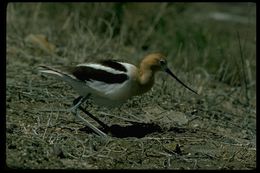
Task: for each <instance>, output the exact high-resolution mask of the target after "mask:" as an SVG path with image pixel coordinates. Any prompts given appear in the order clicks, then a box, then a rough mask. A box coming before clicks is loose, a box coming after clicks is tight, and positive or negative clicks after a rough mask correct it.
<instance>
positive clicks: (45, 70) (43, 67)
mask: <svg viewBox="0 0 260 173" xmlns="http://www.w3.org/2000/svg"><path fill="white" fill-rule="evenodd" d="M38 70H39V72H41V73H47V74H51V75H54V76H57V77H61V78H62V77H64V73H63V72H61V71H60V70H57V69H55V68H53V67H49V66H46V65H40V66H39V68H38Z"/></svg>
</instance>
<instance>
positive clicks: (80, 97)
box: [69, 94, 90, 112]
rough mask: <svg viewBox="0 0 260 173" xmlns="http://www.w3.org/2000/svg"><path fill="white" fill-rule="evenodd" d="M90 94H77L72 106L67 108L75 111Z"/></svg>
mask: <svg viewBox="0 0 260 173" xmlns="http://www.w3.org/2000/svg"><path fill="white" fill-rule="evenodd" d="M89 96H90V94H88V95H86V96H84V97H82V96H79V97H77V98H76V99H75V100H73V106H72V107H71V108H69V110H70V111H71V112H73V111H77V108H78V107H79V106H80V105H81V104H82V103H84V102H85V101H86V100H87V99H88V98H89Z"/></svg>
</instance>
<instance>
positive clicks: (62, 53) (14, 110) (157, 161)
mask: <svg viewBox="0 0 260 173" xmlns="http://www.w3.org/2000/svg"><path fill="white" fill-rule="evenodd" d="M255 9H256V7H255V4H251V3H244V4H243V3H236V4H214V3H210V4H207V3H196V4H193V3H185V4H182V3H159V4H153V3H152V4H143V3H127V4H124V3H123V4H121V3H118V4H113V3H109V4H104V3H98V4H97V3H96V4H90V3H88V4H79V3H78V4H69V3H65V4H57V3H56V4H48V3H46V4H45V3H44V4H40V3H39V4H33V3H26V4H20V3H16V4H13V3H9V4H8V7H7V34H6V37H7V38H6V39H7V50H6V61H7V64H6V66H7V71H6V112H7V114H6V164H7V167H9V168H30V169H31V168H37V169H39V168H40V169H67V168H73V169H254V168H256V92H255V89H256V84H255V66H256V62H255V59H256V57H255V56H256V54H255V51H256V28H255V27H256V23H255V19H256V17H255V14H256V13H255ZM39 34H41V35H39ZM45 37H46V38H45ZM47 39H48V40H47ZM158 50H159V51H162V52H165V53H166V54H168V58H169V60H168V61H169V66H170V68H171V69H172V70H173V71H174V73H175V74H176V75H177V76H178V77H179V78H181V79H182V80H183V81H185V83H187V84H188V85H189V86H191V87H192V88H194V89H196V90H197V91H198V92H199V93H200V95H199V96H196V95H194V94H193V93H191V92H189V91H187V90H186V89H184V88H183V87H181V86H180V85H179V84H178V83H177V82H176V81H174V80H172V79H171V78H170V77H169V76H167V75H166V74H163V73H159V74H158V75H157V76H156V83H155V86H154V87H153V88H152V90H151V91H150V92H148V93H146V94H145V95H143V96H141V97H134V98H133V99H131V100H129V101H128V102H127V103H126V104H125V105H123V107H121V108H119V109H112V110H108V109H106V108H100V107H97V106H95V105H92V104H91V103H90V104H86V105H85V106H86V108H87V109H88V110H89V111H90V112H91V113H93V114H94V115H95V116H97V117H98V118H100V119H101V120H102V121H103V122H105V123H106V124H108V125H109V126H110V127H111V129H110V132H108V133H109V136H110V138H108V139H102V138H100V137H99V136H97V135H96V134H94V133H93V132H92V131H90V130H89V129H87V128H86V127H85V125H84V123H83V122H81V121H79V120H78V119H76V118H75V117H74V116H73V114H71V113H68V112H66V111H65V109H67V108H69V107H70V106H71V104H72V100H73V99H74V98H75V97H77V94H76V93H75V92H74V91H73V90H71V87H70V86H67V85H66V84H65V83H63V82H60V81H57V80H56V79H54V78H52V77H48V76H43V75H40V74H39V73H38V72H37V66H38V65H40V64H47V65H75V64H77V63H81V62H86V61H92V60H93V59H95V60H97V59H101V58H111V57H113V58H115V59H122V60H125V61H128V62H131V63H135V64H138V62H139V61H140V59H141V58H142V56H143V55H145V54H147V53H149V52H154V51H158ZM82 115H83V113H82ZM83 116H84V115H83ZM93 124H95V123H94V122H93ZM95 125H97V124H95ZM97 126H98V125H97Z"/></svg>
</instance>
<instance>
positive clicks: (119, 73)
mask: <svg viewBox="0 0 260 173" xmlns="http://www.w3.org/2000/svg"><path fill="white" fill-rule="evenodd" d="M39 68H40V69H39V71H40V72H41V73H46V74H49V75H53V76H55V77H57V78H58V79H60V80H62V81H64V82H66V83H68V84H69V85H71V87H72V88H74V90H75V91H76V92H77V93H78V94H79V97H78V98H76V99H75V100H74V101H73V107H71V108H70V110H71V111H76V110H77V109H78V108H79V107H80V105H81V104H82V103H84V102H85V101H86V100H87V99H89V98H92V99H93V102H94V103H95V104H97V105H99V106H105V107H109V108H111V107H118V106H120V105H122V104H123V103H125V102H126V101H127V100H128V99H130V98H131V97H133V96H137V95H142V94H144V93H146V92H148V91H149V90H150V89H151V88H152V86H153V84H154V81H155V74H156V73H157V72H159V71H163V72H166V73H167V74H169V75H170V76H171V77H173V78H174V79H175V80H177V81H178V82H179V83H180V84H182V85H183V86H184V87H185V88H187V89H188V90H190V91H191V92H193V93H195V94H198V93H197V92H196V91H194V90H193V89H191V88H190V87H188V86H187V85H186V84H184V83H183V82H182V81H181V80H180V79H179V78H177V77H176V76H175V75H174V74H173V73H172V71H171V70H170V69H169V68H168V65H167V57H166V56H165V55H164V54H163V53H160V52H159V53H158V52H155V53H149V54H147V55H146V56H144V58H143V59H142V60H141V63H140V64H139V66H138V67H137V66H135V65H133V64H130V63H128V62H122V61H119V60H114V59H103V60H99V61H97V62H88V63H82V64H78V65H76V66H62V67H58V68H54V67H51V66H46V65H40V66H39ZM76 112H77V111H76ZM77 116H79V115H78V114H77ZM79 117H80V118H81V119H82V120H83V118H82V117H81V116H79ZM92 118H93V117H92ZM83 121H85V122H86V123H87V125H88V126H89V127H90V128H91V129H93V130H94V131H95V132H96V133H98V134H99V135H100V136H103V137H107V135H106V134H105V133H104V132H102V131H101V130H99V129H98V128H96V127H95V126H94V125H92V124H91V123H89V122H88V121H86V120H83Z"/></svg>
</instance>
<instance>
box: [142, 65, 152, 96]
mask: <svg viewBox="0 0 260 173" xmlns="http://www.w3.org/2000/svg"><path fill="white" fill-rule="evenodd" d="M154 73H155V72H154V71H152V70H151V69H150V68H149V67H147V66H140V69H139V87H140V90H139V91H140V93H145V92H147V91H149V90H150V89H151V88H152V86H153V84H154Z"/></svg>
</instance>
